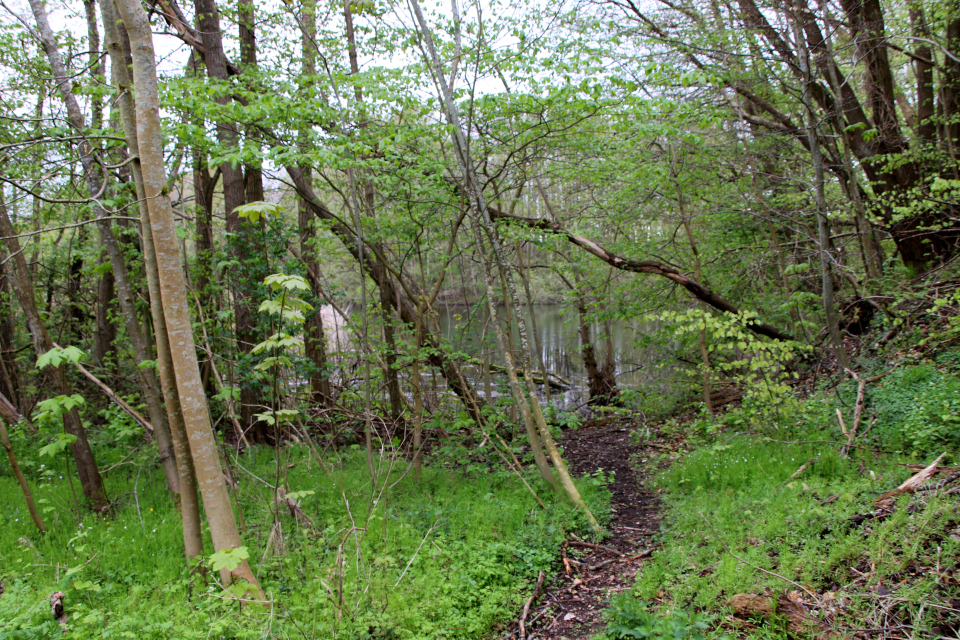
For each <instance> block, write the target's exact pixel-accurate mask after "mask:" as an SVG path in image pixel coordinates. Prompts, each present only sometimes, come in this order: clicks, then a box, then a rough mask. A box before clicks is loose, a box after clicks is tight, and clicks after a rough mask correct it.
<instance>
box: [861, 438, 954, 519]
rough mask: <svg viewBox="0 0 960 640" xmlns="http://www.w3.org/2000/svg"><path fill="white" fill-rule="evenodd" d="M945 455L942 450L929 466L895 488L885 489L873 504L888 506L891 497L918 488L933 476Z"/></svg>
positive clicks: (911, 491)
mask: <svg viewBox="0 0 960 640" xmlns="http://www.w3.org/2000/svg"><path fill="white" fill-rule="evenodd" d="M946 455H947V452H946V451H944V452H943V453H941V454H940V456H939V457H938V458H937V459H936V460H934V461H933V462H931V463H930V465H929V466H927V467H925V468H924V469H923V470H922V471H920V472H919V473H917V474H914V475H912V476H910V477H909V478H907V479H906V480H905V481H904V482H903V484H901V485H900V486H899V487H897V488H896V489H893V490H892V491H887V492H886V493H884V494H882V495H881V496H879V497H878V498H877V499H876V500H874V501H873V504H874V505H876V506H878V507H889V506H891V502H892V500H891V498H894V497H896V496H898V495H900V494H903V493H913V492H915V491H916V490H917V489H919V488H920V487H921V486H922V485H923V483H924V482H926V481H927V480H929V479H930V478H931V477H933V473H934V471H936V470H937V465H938V464H940V461H941V460H943V458H944V456H946Z"/></svg>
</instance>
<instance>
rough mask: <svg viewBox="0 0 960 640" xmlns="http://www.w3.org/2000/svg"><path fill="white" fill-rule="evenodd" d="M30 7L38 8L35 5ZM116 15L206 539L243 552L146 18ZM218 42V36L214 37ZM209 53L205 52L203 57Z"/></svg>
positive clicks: (126, 9) (246, 572) (126, 10)
mask: <svg viewBox="0 0 960 640" xmlns="http://www.w3.org/2000/svg"><path fill="white" fill-rule="evenodd" d="M35 1H36V0H35ZM118 8H119V13H120V15H121V17H122V19H123V22H124V25H125V26H126V28H127V32H128V33H129V36H130V44H131V50H132V53H133V77H134V87H135V94H136V96H137V102H136V121H137V137H138V142H139V149H138V151H139V157H140V168H141V173H142V178H143V189H144V196H145V198H144V199H145V200H146V203H147V207H146V208H147V212H148V215H149V225H150V229H151V232H152V234H153V242H154V251H155V254H156V261H157V269H158V274H159V280H160V297H161V302H162V305H163V315H164V320H165V321H166V325H167V334H168V337H169V339H170V346H171V356H172V364H173V370H174V374H175V377H176V381H177V391H178V392H179V395H180V403H181V407H182V409H183V418H184V425H185V427H186V431H187V436H188V438H189V441H190V452H191V454H192V456H193V461H194V465H195V468H196V473H197V480H198V481H199V484H200V493H201V496H202V497H203V505H204V510H205V511H206V513H207V522H208V524H209V525H210V535H211V537H212V538H213V545H214V549H215V550H217V551H220V550H227V549H236V548H239V547H240V546H242V544H243V543H242V541H241V540H240V534H239V532H238V530H237V522H236V519H235V517H234V514H233V508H232V506H231V504H230V498H229V494H228V493H227V486H226V483H225V482H224V479H223V468H222V467H221V465H220V455H219V452H218V451H217V442H216V439H215V438H214V436H213V428H212V425H211V423H210V414H209V411H208V408H207V398H206V396H205V395H204V393H203V381H202V379H201V378H200V368H199V366H198V364H197V349H196V344H195V342H194V339H193V325H192V323H191V317H190V305H189V302H188V300H187V285H186V281H185V279H184V275H183V266H182V264H181V261H180V250H179V245H178V243H177V234H176V227H175V223H174V218H173V209H172V207H171V205H170V199H169V197H168V196H167V194H166V182H167V180H166V170H165V168H164V165H163V136H162V127H161V122H160V96H159V91H158V89H157V67H156V58H155V56H154V50H153V35H152V33H151V29H150V22H149V20H148V19H147V14H146V12H145V11H144V10H143V7H142V6H141V5H140V3H139V2H138V1H137V0H120V2H119V3H118ZM217 35H219V33H218V34H217ZM210 53H211V52H210V51H208V55H209V54H210ZM231 576H233V577H237V578H242V579H244V580H246V581H247V582H249V583H250V584H251V585H252V588H253V589H255V590H256V592H257V593H258V595H260V596H261V597H262V595H263V594H262V592H261V591H260V587H259V584H258V583H257V579H256V577H255V576H254V575H253V571H252V570H251V569H250V565H249V563H247V561H246V560H244V561H242V562H241V564H240V565H239V566H238V567H237V568H236V569H234V570H233V571H232V572H230V575H224V576H223V577H224V579H225V580H229V578H230V577H231Z"/></svg>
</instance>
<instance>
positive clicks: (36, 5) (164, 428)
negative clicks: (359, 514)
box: [30, 0, 180, 493]
mask: <svg viewBox="0 0 960 640" xmlns="http://www.w3.org/2000/svg"><path fill="white" fill-rule="evenodd" d="M30 6H31V8H32V9H33V14H34V17H35V18H36V21H37V25H38V27H39V29H40V33H41V40H42V41H43V48H44V51H45V52H46V54H47V59H48V60H49V62H50V66H51V68H52V70H53V73H54V77H55V78H56V81H57V87H58V89H59V91H60V97H61V98H62V99H63V103H64V105H65V106H66V107H67V114H68V119H69V121H70V124H71V126H72V127H73V128H74V129H75V130H76V131H77V132H82V131H83V129H84V126H85V122H84V117H83V112H82V111H81V110H80V104H79V102H78V101H77V98H76V96H75V95H74V93H73V88H72V85H71V81H70V77H69V76H68V74H67V72H66V69H65V68H64V67H63V64H62V63H61V62H60V51H59V48H58V46H57V42H56V40H55V38H54V35H53V32H52V30H51V29H50V25H49V22H48V20H47V15H46V11H45V10H44V8H43V5H42V3H41V2H40V1H39V0H32V1H31V3H30ZM91 19H92V20H93V22H94V25H95V24H96V17H95V16H94V17H92V18H91V17H90V16H88V20H91ZM80 162H81V164H82V166H83V170H84V173H86V178H87V188H88V189H89V191H90V194H91V195H93V194H96V193H100V192H103V191H104V190H105V187H106V184H105V183H106V181H107V178H108V176H107V174H106V172H105V170H101V169H100V167H99V166H98V164H97V162H96V157H95V150H94V149H93V148H92V147H91V146H90V145H89V144H88V143H84V144H83V145H81V157H80ZM94 214H95V215H96V218H97V228H98V230H99V232H100V242H101V244H102V245H103V247H104V249H105V250H106V252H107V255H108V256H109V257H110V266H111V269H112V271H113V279H114V283H115V284H116V289H117V298H118V302H119V304H120V310H121V313H122V314H123V320H124V325H125V327H126V329H127V336H128V338H129V339H130V343H131V345H132V346H133V351H134V355H135V357H136V361H137V365H138V367H137V368H138V378H139V382H140V389H141V392H142V393H143V399H144V402H145V403H146V405H147V410H148V413H149V415H150V422H151V423H152V424H153V427H154V438H155V440H156V442H157V450H158V451H159V453H160V464H161V465H162V467H163V472H164V476H165V477H166V480H167V486H168V487H169V489H170V490H171V491H173V492H174V493H176V492H178V491H179V484H180V482H179V478H178V476H177V464H176V459H175V458H174V451H173V445H172V442H171V436H170V427H169V426H168V425H167V421H166V417H165V416H164V412H163V406H162V403H161V400H160V390H159V388H158V385H157V381H156V378H155V377H154V375H153V371H152V370H150V369H149V368H145V367H140V366H139V365H140V364H141V363H143V362H146V361H148V360H152V357H151V356H152V354H151V353H150V351H149V349H148V347H147V342H146V339H145V338H144V331H143V328H142V327H141V325H140V319H139V317H138V315H137V307H136V301H135V297H134V293H133V287H132V285H131V284H130V276H129V273H128V271H127V265H126V261H125V258H124V256H123V252H122V250H121V249H120V244H119V243H118V242H117V238H116V236H115V235H114V233H113V228H112V227H111V226H110V221H109V219H108V218H107V213H106V211H104V210H103V208H102V207H101V206H100V204H99V203H95V204H94Z"/></svg>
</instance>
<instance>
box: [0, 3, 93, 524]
mask: <svg viewBox="0 0 960 640" xmlns="http://www.w3.org/2000/svg"><path fill="white" fill-rule="evenodd" d="M37 1H38V0H34V2H37ZM16 235H17V232H16V230H15V229H14V227H13V223H11V222H10V217H9V216H8V215H7V208H6V205H5V203H4V202H3V200H2V197H0V236H3V237H4V243H5V244H6V247H7V253H8V254H9V257H8V258H7V259H8V260H9V262H8V263H7V264H8V265H11V266H10V268H9V271H8V272H7V273H8V274H9V275H11V285H12V287H13V292H14V294H15V295H16V297H17V300H18V301H19V302H20V307H21V308H22V309H23V315H24V319H25V320H26V323H27V329H28V330H29V331H30V337H31V338H32V339H33V347H34V350H35V351H36V354H37V357H40V356H42V355H43V354H45V353H46V352H48V351H50V350H51V349H53V340H51V339H50V335H49V334H48V333H47V328H46V327H45V326H44V324H43V321H42V320H41V318H40V312H39V311H38V310H37V303H36V299H35V298H34V290H33V281H32V280H31V278H30V271H29V270H28V268H27V261H26V260H25V259H24V258H23V253H22V252H21V249H20V242H19V241H18V240H17V238H16V237H14V236H16ZM44 371H45V372H46V373H47V375H48V376H49V377H50V380H51V381H52V382H53V384H54V386H55V387H56V389H57V392H58V393H59V394H60V395H62V396H69V395H73V389H72V388H71V387H70V384H69V383H68V382H67V376H66V375H65V374H64V372H63V369H62V368H61V367H54V366H52V365H48V366H47V367H46V368H45V369H44ZM63 430H64V431H66V432H67V433H68V434H70V435H72V436H76V438H77V439H76V441H75V442H74V443H73V444H71V445H70V452H71V453H72V454H73V461H74V463H75V464H76V465H77V475H78V476H79V477H80V487H81V489H82V490H83V495H84V496H85V497H86V498H87V500H88V501H89V502H90V507H91V508H92V509H93V510H95V511H103V510H105V509H106V508H107V507H108V506H109V502H108V501H107V494H106V491H105V490H104V488H103V480H101V478H100V470H99V469H98V468H97V461H96V460H95V459H94V457H93V451H92V450H91V449H90V443H89V442H87V433H86V431H85V430H84V428H83V423H82V422H81V421H80V413H79V412H78V411H77V410H76V408H74V409H71V410H70V411H69V412H67V413H65V414H63Z"/></svg>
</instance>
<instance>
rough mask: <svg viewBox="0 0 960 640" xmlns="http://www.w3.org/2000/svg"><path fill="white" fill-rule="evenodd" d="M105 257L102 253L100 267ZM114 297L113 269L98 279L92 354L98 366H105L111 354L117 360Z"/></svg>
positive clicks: (91, 357)
mask: <svg viewBox="0 0 960 640" xmlns="http://www.w3.org/2000/svg"><path fill="white" fill-rule="evenodd" d="M104 257H105V256H104V255H103V254H102V253H101V254H100V259H99V261H98V262H99V265H100V267H102V266H103V262H104ZM107 260H109V258H107ZM98 270H99V268H98ZM114 298H115V296H114V282H113V271H112V270H111V271H107V272H105V273H103V274H102V275H101V276H100V277H99V278H98V279H97V329H96V332H95V333H94V335H93V352H92V353H91V354H90V359H91V360H92V361H93V363H94V364H95V365H97V366H98V367H105V366H106V365H107V359H108V357H109V356H110V355H113V356H114V357H113V360H114V363H116V360H117V358H116V355H117V354H116V347H115V345H114V343H115V342H116V340H117V328H116V325H114V324H113V320H112V319H111V318H110V315H111V307H112V306H113V301H114Z"/></svg>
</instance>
